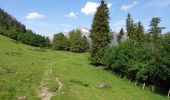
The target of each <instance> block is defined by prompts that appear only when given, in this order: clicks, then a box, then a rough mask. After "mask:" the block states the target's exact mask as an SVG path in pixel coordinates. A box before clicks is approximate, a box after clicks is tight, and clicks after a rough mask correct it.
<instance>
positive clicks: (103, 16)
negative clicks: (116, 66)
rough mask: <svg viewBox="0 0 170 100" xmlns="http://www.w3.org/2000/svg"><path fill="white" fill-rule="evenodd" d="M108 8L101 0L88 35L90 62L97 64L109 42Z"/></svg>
mask: <svg viewBox="0 0 170 100" xmlns="http://www.w3.org/2000/svg"><path fill="white" fill-rule="evenodd" d="M109 19H110V17H109V9H108V6H107V3H106V2H105V1H104V0H101V3H100V6H99V7H98V8H97V11H96V13H95V15H94V18H93V23H92V29H91V31H90V33H91V34H90V37H91V41H92V45H91V51H90V56H91V63H92V64H94V65H99V64H100V63H101V58H102V57H103V55H104V53H105V51H106V48H107V47H108V44H109V43H110V42H111V36H112V35H111V32H110V26H109Z"/></svg>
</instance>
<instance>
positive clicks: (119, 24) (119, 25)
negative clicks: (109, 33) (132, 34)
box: [113, 20, 125, 32]
mask: <svg viewBox="0 0 170 100" xmlns="http://www.w3.org/2000/svg"><path fill="white" fill-rule="evenodd" d="M124 25H125V21H124V20H119V21H117V22H115V23H114V24H113V28H114V31H116V32H119V31H120V29H121V28H122V27H124Z"/></svg>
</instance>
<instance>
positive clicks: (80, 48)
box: [69, 30, 89, 53]
mask: <svg viewBox="0 0 170 100" xmlns="http://www.w3.org/2000/svg"><path fill="white" fill-rule="evenodd" d="M69 42H70V51H72V52H76V53H81V52H85V51H87V50H88V47H89V44H88V42H87V37H86V36H82V33H81V31H80V30H73V31H71V32H70V33H69Z"/></svg>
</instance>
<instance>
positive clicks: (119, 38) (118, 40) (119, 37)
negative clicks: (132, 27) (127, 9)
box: [117, 28, 125, 44]
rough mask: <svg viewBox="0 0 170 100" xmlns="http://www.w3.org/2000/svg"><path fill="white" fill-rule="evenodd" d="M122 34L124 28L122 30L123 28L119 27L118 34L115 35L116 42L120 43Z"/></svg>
mask: <svg viewBox="0 0 170 100" xmlns="http://www.w3.org/2000/svg"><path fill="white" fill-rule="evenodd" d="M124 34H125V33H124V30H123V28H121V30H120V32H119V34H118V35H117V42H118V44H120V43H121V40H122V38H123V35H124Z"/></svg>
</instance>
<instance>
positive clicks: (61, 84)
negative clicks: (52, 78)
mask: <svg viewBox="0 0 170 100" xmlns="http://www.w3.org/2000/svg"><path fill="white" fill-rule="evenodd" d="M56 81H57V83H58V85H59V87H58V90H57V91H56V92H59V91H60V90H61V88H62V87H63V83H62V82H61V81H60V79H59V78H58V77H56Z"/></svg>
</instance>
